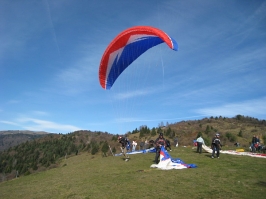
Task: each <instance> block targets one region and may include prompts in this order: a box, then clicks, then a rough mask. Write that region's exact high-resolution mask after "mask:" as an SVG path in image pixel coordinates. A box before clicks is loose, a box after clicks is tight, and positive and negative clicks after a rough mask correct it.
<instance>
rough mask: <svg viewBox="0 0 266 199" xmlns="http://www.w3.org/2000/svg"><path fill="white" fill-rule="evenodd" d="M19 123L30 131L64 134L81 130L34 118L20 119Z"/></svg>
mask: <svg viewBox="0 0 266 199" xmlns="http://www.w3.org/2000/svg"><path fill="white" fill-rule="evenodd" d="M18 121H19V122H20V124H21V125H23V127H24V129H28V130H35V131H41V130H42V131H48V132H49V131H51V130H52V131H54V130H55V131H59V132H60V131H63V132H66V131H67V132H71V131H76V130H80V128H78V127H76V126H73V125H67V124H58V123H55V122H51V121H46V120H39V119H34V118H19V119H18Z"/></svg>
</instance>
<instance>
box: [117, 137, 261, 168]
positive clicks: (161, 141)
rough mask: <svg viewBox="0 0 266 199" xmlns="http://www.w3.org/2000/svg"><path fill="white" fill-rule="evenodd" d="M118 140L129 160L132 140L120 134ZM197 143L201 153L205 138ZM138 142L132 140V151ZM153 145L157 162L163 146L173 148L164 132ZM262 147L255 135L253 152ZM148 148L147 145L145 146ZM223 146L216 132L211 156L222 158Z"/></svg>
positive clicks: (198, 150) (252, 145)
mask: <svg viewBox="0 0 266 199" xmlns="http://www.w3.org/2000/svg"><path fill="white" fill-rule="evenodd" d="M118 142H119V143H120V144H121V150H122V153H123V155H124V156H125V161H128V160H129V156H128V154H127V152H128V151H129V150H130V142H129V140H128V139H127V138H126V137H122V136H119V137H118ZM194 143H196V144H195V145H196V146H197V153H199V154H201V153H202V145H205V143H204V139H203V138H202V137H201V136H199V137H198V138H197V139H196V140H194ZM147 144H148V141H147V140H146V141H145V146H146V145H147ZM174 144H175V146H176V147H177V146H178V143H177V139H175V140H174ZM136 146H137V142H136V141H133V142H132V151H135V150H136ZM153 146H154V147H155V150H156V155H155V160H154V162H156V163H157V164H158V163H159V157H160V151H161V147H164V148H165V149H166V150H167V149H168V148H169V150H170V151H172V149H171V144H170V141H169V140H167V139H165V138H164V137H163V133H160V134H159V137H158V138H157V139H156V140H155V141H154V142H153ZM260 147H261V144H260V139H259V137H258V136H255V135H254V136H253V138H252V141H251V146H250V149H251V151H252V152H256V151H259V150H260ZM145 148H146V147H145ZM221 148H222V144H221V140H220V134H219V133H216V134H215V136H214V137H213V138H212V143H211V149H212V156H211V158H214V156H215V155H216V157H217V158H220V150H221Z"/></svg>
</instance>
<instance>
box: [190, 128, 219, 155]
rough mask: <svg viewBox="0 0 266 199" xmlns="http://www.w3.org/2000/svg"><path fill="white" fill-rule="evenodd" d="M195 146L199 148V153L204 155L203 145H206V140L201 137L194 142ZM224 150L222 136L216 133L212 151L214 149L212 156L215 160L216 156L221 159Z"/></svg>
mask: <svg viewBox="0 0 266 199" xmlns="http://www.w3.org/2000/svg"><path fill="white" fill-rule="evenodd" d="M194 144H195V146H197V153H199V154H201V153H202V145H205V142H204V139H203V138H202V137H201V136H199V137H198V138H197V140H195V141H194ZM221 148H222V144H221V140H220V134H219V133H216V134H215V136H214V137H213V138H212V143H211V149H212V156H211V158H214V156H215V154H216V157H217V158H220V150H221Z"/></svg>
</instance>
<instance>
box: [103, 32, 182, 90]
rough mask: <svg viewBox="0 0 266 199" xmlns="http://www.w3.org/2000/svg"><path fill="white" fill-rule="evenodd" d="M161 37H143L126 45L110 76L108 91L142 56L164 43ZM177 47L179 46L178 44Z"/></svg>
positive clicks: (117, 57) (118, 55)
mask: <svg viewBox="0 0 266 199" xmlns="http://www.w3.org/2000/svg"><path fill="white" fill-rule="evenodd" d="M163 42H164V41H163V40H162V39H161V38H160V37H148V36H145V37H142V38H141V40H137V41H136V42H133V43H130V44H128V45H126V46H125V47H124V49H123V51H122V52H121V54H119V53H118V54H117V55H116V58H115V60H114V62H113V65H112V67H111V70H110V73H109V75H108V79H107V84H106V89H110V88H111V87H112V86H113V84H114V82H115V81H116V79H117V78H118V77H119V75H120V74H121V73H122V72H123V71H124V70H125V69H126V68H127V67H128V66H129V65H130V64H131V63H132V62H133V61H135V60H136V59H137V58H138V57H139V56H140V55H142V54H143V53H144V52H146V51H147V50H149V49H150V48H152V47H154V46H156V45H158V44H161V43H163ZM176 45H177V44H176Z"/></svg>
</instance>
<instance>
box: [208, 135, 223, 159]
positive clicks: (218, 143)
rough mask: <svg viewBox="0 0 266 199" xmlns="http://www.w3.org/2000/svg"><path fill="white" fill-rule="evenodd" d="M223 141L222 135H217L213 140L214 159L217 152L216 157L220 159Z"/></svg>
mask: <svg viewBox="0 0 266 199" xmlns="http://www.w3.org/2000/svg"><path fill="white" fill-rule="evenodd" d="M221 146H222V145H221V140H220V135H219V133H217V134H216V135H215V137H214V138H213V139H212V145H211V147H212V158H214V154H215V151H216V156H217V158H220V149H221Z"/></svg>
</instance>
